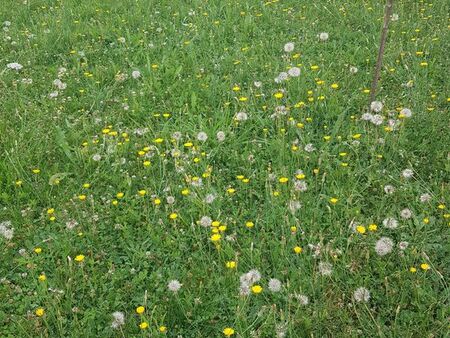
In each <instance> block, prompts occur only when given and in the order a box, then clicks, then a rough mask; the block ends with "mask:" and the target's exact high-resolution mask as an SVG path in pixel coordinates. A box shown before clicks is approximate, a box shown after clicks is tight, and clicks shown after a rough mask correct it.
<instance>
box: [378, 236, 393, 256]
mask: <svg viewBox="0 0 450 338" xmlns="http://www.w3.org/2000/svg"><path fill="white" fill-rule="evenodd" d="M393 247H394V242H393V241H392V239H390V238H389V237H381V238H380V239H379V240H378V241H377V242H376V243H375V252H376V253H377V255H379V256H385V255H387V254H388V253H391V252H392V248H393Z"/></svg>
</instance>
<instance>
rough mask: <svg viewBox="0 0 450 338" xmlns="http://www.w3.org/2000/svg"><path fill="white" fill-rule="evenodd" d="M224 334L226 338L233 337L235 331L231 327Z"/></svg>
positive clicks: (225, 329)
mask: <svg viewBox="0 0 450 338" xmlns="http://www.w3.org/2000/svg"><path fill="white" fill-rule="evenodd" d="M222 332H223V334H224V335H225V337H231V336H232V335H234V330H233V329H232V328H231V327H226V328H224V329H223V331H222Z"/></svg>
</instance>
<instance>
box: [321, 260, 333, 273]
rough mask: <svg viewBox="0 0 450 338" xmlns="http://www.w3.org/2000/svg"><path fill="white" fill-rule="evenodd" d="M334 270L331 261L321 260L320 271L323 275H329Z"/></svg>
mask: <svg viewBox="0 0 450 338" xmlns="http://www.w3.org/2000/svg"><path fill="white" fill-rule="evenodd" d="M332 272H333V266H332V265H331V264H330V263H327V262H320V263H319V273H320V274H321V275H322V276H329V275H331V273H332Z"/></svg>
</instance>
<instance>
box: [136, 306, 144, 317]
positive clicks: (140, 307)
mask: <svg viewBox="0 0 450 338" xmlns="http://www.w3.org/2000/svg"><path fill="white" fill-rule="evenodd" d="M144 312H145V307H143V306H138V307H137V308H136V313H137V314H138V315H141V314H143V313H144Z"/></svg>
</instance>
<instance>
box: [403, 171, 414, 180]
mask: <svg viewBox="0 0 450 338" xmlns="http://www.w3.org/2000/svg"><path fill="white" fill-rule="evenodd" d="M413 175H414V171H412V170H411V169H405V170H403V171H402V176H403V177H404V178H406V179H409V178H411V177H413Z"/></svg>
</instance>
